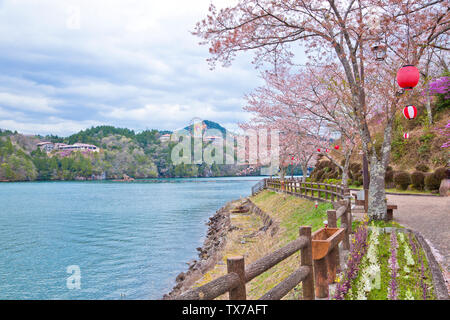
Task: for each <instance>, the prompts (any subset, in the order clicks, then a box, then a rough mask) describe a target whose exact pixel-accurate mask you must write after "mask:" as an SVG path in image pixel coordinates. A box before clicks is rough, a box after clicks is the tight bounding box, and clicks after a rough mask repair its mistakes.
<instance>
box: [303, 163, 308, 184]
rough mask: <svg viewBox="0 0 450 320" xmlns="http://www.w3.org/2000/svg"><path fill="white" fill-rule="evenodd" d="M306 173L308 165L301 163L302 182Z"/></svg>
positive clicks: (304, 180)
mask: <svg viewBox="0 0 450 320" xmlns="http://www.w3.org/2000/svg"><path fill="white" fill-rule="evenodd" d="M307 175H308V166H307V165H302V182H306V176H307Z"/></svg>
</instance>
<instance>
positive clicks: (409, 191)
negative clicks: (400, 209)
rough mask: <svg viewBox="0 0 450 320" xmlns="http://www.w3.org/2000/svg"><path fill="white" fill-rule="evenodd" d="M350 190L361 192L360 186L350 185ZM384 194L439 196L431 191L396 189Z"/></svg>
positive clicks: (387, 190) (390, 189)
mask: <svg viewBox="0 0 450 320" xmlns="http://www.w3.org/2000/svg"><path fill="white" fill-rule="evenodd" d="M349 188H350V189H358V190H362V187H361V186H355V185H351V186H349ZM385 191H386V192H392V193H404V194H426V195H433V196H439V194H436V193H431V191H426V190H414V189H412V190H401V189H397V188H389V189H385Z"/></svg>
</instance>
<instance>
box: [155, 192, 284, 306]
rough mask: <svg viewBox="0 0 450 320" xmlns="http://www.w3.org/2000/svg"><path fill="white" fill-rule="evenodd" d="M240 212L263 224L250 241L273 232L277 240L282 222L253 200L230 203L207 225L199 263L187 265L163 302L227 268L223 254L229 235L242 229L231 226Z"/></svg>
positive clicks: (190, 262) (199, 249) (199, 250)
mask: <svg viewBox="0 0 450 320" xmlns="http://www.w3.org/2000/svg"><path fill="white" fill-rule="evenodd" d="M239 212H245V213H248V212H249V213H250V214H257V215H259V216H260V217H261V218H262V220H263V226H262V227H261V228H260V229H259V230H257V231H255V232H254V234H251V235H247V236H246V237H254V236H256V235H257V234H258V233H260V232H270V235H271V236H274V234H275V233H277V231H278V229H279V225H278V222H276V221H274V220H273V219H272V218H271V217H270V215H269V214H267V213H265V212H264V211H262V210H261V209H260V208H259V207H257V206H256V205H255V204H254V203H253V202H252V201H251V200H250V198H244V199H239V200H233V201H230V202H228V203H226V204H225V205H224V206H223V207H222V208H220V209H219V210H217V211H216V213H215V214H214V215H213V216H212V217H210V218H209V221H208V222H207V223H206V224H207V225H208V226H209V228H208V231H207V234H206V239H205V241H204V242H203V246H202V247H198V248H197V251H198V256H199V260H195V259H193V260H190V261H189V262H187V263H186V264H187V265H188V270H187V271H186V272H180V273H179V274H178V275H177V277H176V279H175V281H176V285H175V286H174V287H173V288H172V290H171V291H170V292H169V293H168V294H164V296H163V300H170V299H173V298H175V297H177V296H179V295H180V294H182V293H184V292H185V291H187V290H189V289H191V287H192V285H193V284H194V283H195V282H196V281H197V280H199V279H200V278H201V277H203V275H204V274H205V273H207V272H208V271H209V270H210V269H212V268H214V266H215V265H216V264H223V262H222V261H221V259H222V251H223V248H224V246H225V244H226V241H227V235H228V233H230V232H231V231H233V230H235V229H238V227H237V226H234V225H232V224H231V215H232V214H235V213H239ZM244 237H245V236H244Z"/></svg>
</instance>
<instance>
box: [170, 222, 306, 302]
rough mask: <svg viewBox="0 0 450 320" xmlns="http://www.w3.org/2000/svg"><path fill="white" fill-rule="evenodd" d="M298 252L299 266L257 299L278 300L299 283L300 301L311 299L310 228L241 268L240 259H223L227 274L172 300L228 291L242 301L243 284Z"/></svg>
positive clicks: (304, 228)
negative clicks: (301, 287)
mask: <svg viewBox="0 0 450 320" xmlns="http://www.w3.org/2000/svg"><path fill="white" fill-rule="evenodd" d="M299 250H300V252H301V259H300V267H299V269H297V270H296V271H294V272H293V273H292V274H291V275H290V276H289V277H287V278H286V279H285V280H283V281H282V282H281V283H280V284H279V285H277V286H276V287H274V288H273V289H272V290H270V291H269V292H267V293H266V294H265V295H264V296H263V297H261V299H281V298H282V297H284V296H285V295H286V294H287V293H288V292H289V291H291V290H292V289H293V288H294V287H295V286H296V285H298V284H299V283H300V282H303V299H304V300H313V299H314V278H313V260H312V242H311V227H300V230H299V237H298V238H297V239H296V240H294V241H292V242H290V243H288V244H287V245H285V246H284V247H282V248H280V249H278V250H276V251H274V252H272V253H270V254H268V255H266V256H264V257H262V258H261V259H259V260H257V261H255V262H253V263H252V264H250V265H248V266H247V267H245V262H244V257H242V256H239V257H233V258H228V259H227V271H228V273H227V274H226V275H224V276H221V277H219V278H217V279H215V280H213V281H211V282H209V283H207V284H205V285H203V286H201V287H198V288H194V289H191V290H189V291H187V292H185V293H183V294H181V295H180V296H178V297H176V298H175V299H176V300H211V299H214V298H217V297H218V296H220V295H222V294H224V293H226V292H228V293H229V298H230V300H246V298H247V294H246V288H245V285H246V283H247V282H249V281H251V280H252V279H254V278H255V277H257V276H259V275H260V274H262V273H264V272H266V271H267V270H269V269H270V268H272V267H274V266H275V265H276V264H278V263H279V262H281V261H283V260H285V259H286V258H288V257H290V256H292V255H293V254H294V253H296V252H298V251H299Z"/></svg>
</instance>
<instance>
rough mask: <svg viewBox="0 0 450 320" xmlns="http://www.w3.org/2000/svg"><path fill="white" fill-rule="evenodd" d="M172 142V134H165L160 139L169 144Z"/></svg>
mask: <svg viewBox="0 0 450 320" xmlns="http://www.w3.org/2000/svg"><path fill="white" fill-rule="evenodd" d="M169 140H170V133H166V134H163V135H162V136H161V137H159V141H161V142H167V141H169Z"/></svg>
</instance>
